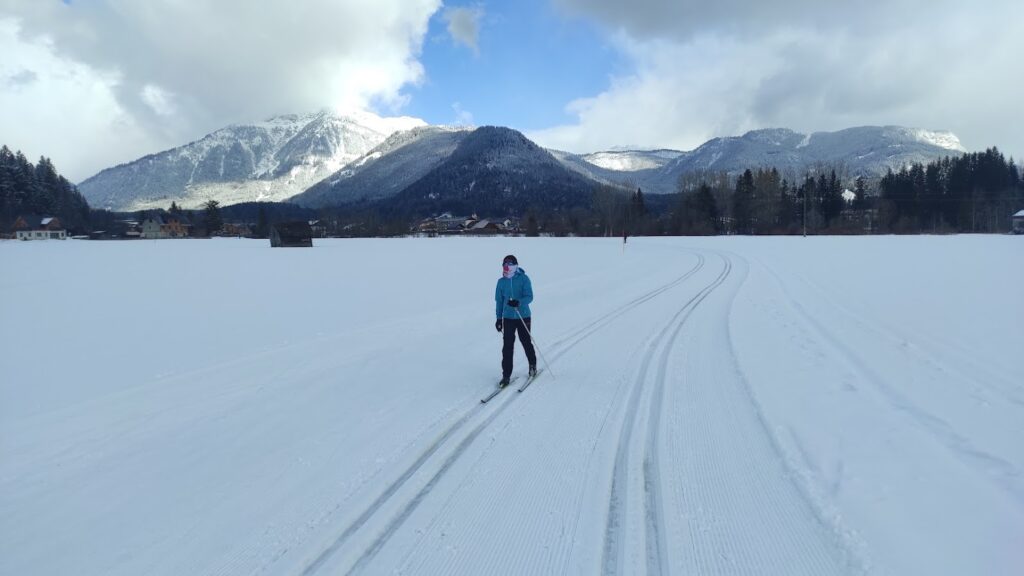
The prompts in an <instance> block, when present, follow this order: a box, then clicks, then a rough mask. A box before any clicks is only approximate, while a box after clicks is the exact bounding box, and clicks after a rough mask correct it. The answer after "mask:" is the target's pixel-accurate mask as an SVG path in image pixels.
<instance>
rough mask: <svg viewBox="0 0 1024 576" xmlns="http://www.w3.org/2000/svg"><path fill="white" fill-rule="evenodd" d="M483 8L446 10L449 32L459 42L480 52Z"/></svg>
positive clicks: (474, 51)
mask: <svg viewBox="0 0 1024 576" xmlns="http://www.w3.org/2000/svg"><path fill="white" fill-rule="evenodd" d="M483 15H484V11H483V8H479V7H475V8H467V7H459V8H448V9H446V10H445V11H444V19H445V21H446V22H448V34H450V35H451V37H452V39H453V40H455V42H457V43H459V44H463V45H465V46H466V47H468V48H469V49H470V50H472V51H473V53H474V54H476V55H479V54H480V47H479V39H480V20H481V19H482V18H483Z"/></svg>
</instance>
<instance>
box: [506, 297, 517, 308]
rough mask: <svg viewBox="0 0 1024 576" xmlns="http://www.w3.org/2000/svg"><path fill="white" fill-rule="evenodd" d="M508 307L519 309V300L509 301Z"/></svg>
mask: <svg viewBox="0 0 1024 576" xmlns="http://www.w3.org/2000/svg"><path fill="white" fill-rule="evenodd" d="M508 305H509V306H511V307H513V308H519V300H515V299H512V300H509V301H508Z"/></svg>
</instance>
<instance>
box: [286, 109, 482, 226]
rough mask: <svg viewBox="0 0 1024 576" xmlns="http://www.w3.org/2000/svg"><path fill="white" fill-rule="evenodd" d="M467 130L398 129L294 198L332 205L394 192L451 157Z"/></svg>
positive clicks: (380, 196) (437, 128)
mask: <svg viewBox="0 0 1024 576" xmlns="http://www.w3.org/2000/svg"><path fill="white" fill-rule="evenodd" d="M467 134H469V130H468V129H464V128H451V127H445V126H418V127H414V128H411V129H409V130H403V131H400V132H395V133H394V134H392V135H391V136H389V137H388V138H387V139H385V140H384V142H382V143H380V144H379V145H377V146H376V147H374V148H373V149H372V150H370V151H369V152H367V153H366V154H363V155H362V156H360V157H359V158H356V159H355V160H353V161H352V162H350V163H348V164H347V165H345V166H343V167H342V168H341V169H340V170H337V171H335V172H334V173H332V174H331V175H330V176H328V177H326V178H324V179H323V180H321V181H320V182H319V183H317V184H316V185H314V186H312V187H310V188H309V189H308V190H306V191H304V192H302V193H300V194H298V195H296V196H294V197H293V198H292V199H291V201H292V202H295V203H298V204H301V205H303V206H329V205H337V204H344V203H347V202H355V201H359V200H376V199H380V198H385V197H388V196H393V195H395V194H397V193H398V192H400V191H401V190H403V189H404V188H405V187H406V186H408V185H409V184H411V183H412V182H414V181H416V180H417V179H419V178H421V177H422V176H424V175H425V174H426V173H428V172H429V171H430V170H432V169H433V168H435V167H436V166H437V165H438V164H440V163H441V162H442V161H444V160H445V159H446V158H448V156H450V155H451V154H452V152H454V151H455V148H456V147H457V146H458V145H459V143H460V142H461V141H462V140H463V139H464V138H465V137H466V135H467Z"/></svg>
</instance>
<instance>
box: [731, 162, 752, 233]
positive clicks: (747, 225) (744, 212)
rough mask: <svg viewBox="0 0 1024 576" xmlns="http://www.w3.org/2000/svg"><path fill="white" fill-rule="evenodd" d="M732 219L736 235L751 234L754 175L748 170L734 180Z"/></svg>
mask: <svg viewBox="0 0 1024 576" xmlns="http://www.w3.org/2000/svg"><path fill="white" fill-rule="evenodd" d="M732 202H733V203H732V217H733V220H734V221H735V222H736V233H737V234H753V233H754V231H753V223H754V220H753V218H754V216H753V207H754V206H753V204H754V174H753V173H752V172H751V171H750V169H749V168H748V169H747V170H745V171H744V172H743V175H742V176H740V177H739V178H737V179H736V192H735V193H734V194H733V200H732Z"/></svg>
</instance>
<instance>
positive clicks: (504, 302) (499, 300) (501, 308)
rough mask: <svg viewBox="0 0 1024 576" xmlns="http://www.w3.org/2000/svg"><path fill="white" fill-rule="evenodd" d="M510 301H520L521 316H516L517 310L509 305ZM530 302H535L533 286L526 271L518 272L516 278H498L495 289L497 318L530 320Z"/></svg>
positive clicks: (519, 270) (520, 270)
mask: <svg viewBox="0 0 1024 576" xmlns="http://www.w3.org/2000/svg"><path fill="white" fill-rule="evenodd" d="M509 300H519V314H516V309H515V308H513V307H511V306H509V305H508V301H509ZM530 302H533V284H531V283H530V277H529V276H527V275H526V271H525V270H523V269H522V268H520V269H518V270H516V274H515V276H513V277H511V278H505V277H504V276H502V277H501V278H498V285H497V286H496V287H495V288H494V313H495V318H508V319H510V320H515V319H518V318H519V316H522V317H523V318H529V317H530Z"/></svg>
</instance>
